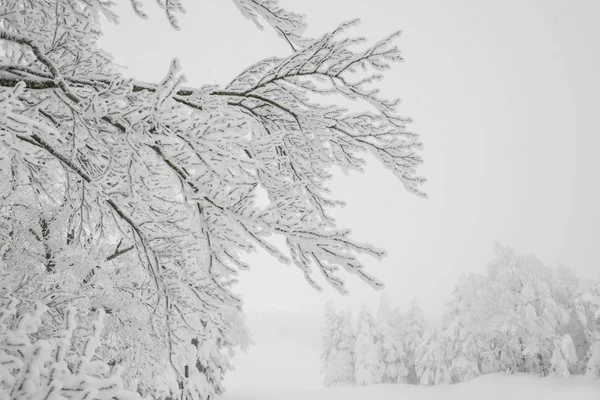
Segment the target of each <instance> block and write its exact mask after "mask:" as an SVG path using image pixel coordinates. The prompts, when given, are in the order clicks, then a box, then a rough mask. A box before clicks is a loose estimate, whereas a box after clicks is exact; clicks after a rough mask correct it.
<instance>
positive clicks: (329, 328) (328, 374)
mask: <svg viewBox="0 0 600 400" xmlns="http://www.w3.org/2000/svg"><path fill="white" fill-rule="evenodd" d="M354 341H355V337H354V331H353V328H352V315H351V314H350V311H348V312H345V313H336V311H335V309H334V306H333V303H332V302H328V303H327V304H326V306H325V327H324V329H323V352H322V354H321V362H322V367H321V373H322V374H323V375H325V378H324V381H323V384H324V385H325V386H337V385H349V384H352V383H354Z"/></svg>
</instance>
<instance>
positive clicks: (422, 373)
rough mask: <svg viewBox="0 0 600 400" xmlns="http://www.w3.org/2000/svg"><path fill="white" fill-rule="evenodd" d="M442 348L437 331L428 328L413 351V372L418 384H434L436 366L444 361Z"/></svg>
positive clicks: (432, 327)
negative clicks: (414, 371)
mask: <svg viewBox="0 0 600 400" xmlns="http://www.w3.org/2000/svg"><path fill="white" fill-rule="evenodd" d="M443 358H444V354H443V348H442V346H441V342H440V340H439V329H438V328H437V327H435V326H430V327H429V328H428V329H427V330H426V331H425V333H424V335H423V338H422V340H421V342H420V344H419V345H418V346H417V348H416V349H415V370H416V374H417V378H418V379H419V384H421V385H427V386H429V385H434V384H436V375H437V371H438V366H439V365H440V363H442V362H443V361H444V359H443Z"/></svg>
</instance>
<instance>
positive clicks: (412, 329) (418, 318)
mask: <svg viewBox="0 0 600 400" xmlns="http://www.w3.org/2000/svg"><path fill="white" fill-rule="evenodd" d="M426 329H427V324H426V322H425V318H424V317H423V311H422V310H421V307H419V304H418V303H417V301H416V300H415V299H413V301H411V303H410V307H409V309H408V312H407V313H406V314H405V315H404V317H403V318H402V321H401V325H400V332H399V336H400V338H401V340H402V344H403V347H404V351H405V356H404V362H405V364H406V367H407V375H406V383H410V384H413V385H416V384H418V383H419V381H418V378H417V372H416V366H415V359H416V351H417V348H418V347H419V346H420V345H421V342H422V340H423V335H424V334H425V331H426Z"/></svg>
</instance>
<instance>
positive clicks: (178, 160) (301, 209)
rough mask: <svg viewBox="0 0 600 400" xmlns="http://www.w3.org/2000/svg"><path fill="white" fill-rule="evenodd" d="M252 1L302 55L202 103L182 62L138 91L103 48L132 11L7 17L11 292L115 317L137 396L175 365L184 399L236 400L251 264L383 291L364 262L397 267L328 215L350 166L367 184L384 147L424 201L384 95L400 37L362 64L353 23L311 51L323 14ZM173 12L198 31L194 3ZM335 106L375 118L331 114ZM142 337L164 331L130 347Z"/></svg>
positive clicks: (2, 77) (7, 263)
mask: <svg viewBox="0 0 600 400" xmlns="http://www.w3.org/2000/svg"><path fill="white" fill-rule="evenodd" d="M130 2H131V5H132V7H133V10H134V12H135V13H137V14H138V15H139V16H141V17H146V14H145V13H144V11H143V8H142V5H143V2H141V1H138V0H130ZM234 3H235V4H236V6H237V7H238V8H239V10H240V11H241V12H242V14H243V15H244V16H245V17H247V18H249V19H250V20H252V21H254V22H255V23H256V24H260V23H261V21H262V22H264V23H266V24H269V25H271V26H272V27H273V28H274V30H275V32H277V34H278V35H279V36H281V38H282V39H283V40H286V41H287V42H288V43H289V44H290V47H291V50H290V54H289V55H287V56H283V57H273V58H269V59H266V60H262V61H259V62H258V63H256V64H254V65H252V66H250V67H249V68H247V69H245V70H243V71H242V72H241V73H240V74H239V75H238V76H237V77H234V79H233V80H232V81H231V82H229V83H228V84H225V85H205V86H202V87H199V88H192V87H186V86H185V76H184V75H183V74H182V73H181V66H180V65H179V62H178V61H177V60H173V62H172V63H171V65H170V66H169V67H168V68H165V69H166V70H167V72H166V75H165V78H164V79H163V80H162V81H161V82H158V83H146V82H140V81H138V80H136V79H135V78H132V77H125V76H123V75H121V74H120V73H119V72H118V71H117V69H116V67H115V66H114V65H113V64H112V61H111V57H110V56H109V55H108V54H107V53H106V52H104V51H103V50H102V49H100V48H99V47H98V38H99V36H100V35H101V32H102V29H101V20H102V19H103V18H104V19H106V20H108V21H110V22H117V21H118V16H117V15H116V14H115V11H114V9H113V5H114V3H113V2H108V1H103V0H72V1H68V2H64V1H58V0H44V1H33V2H32V1H28V0H9V1H3V2H2V3H1V4H0V44H1V46H2V50H1V51H0V258H1V259H2V263H1V264H0V276H2V282H3V284H4V285H5V286H6V287H7V289H6V290H7V291H9V292H12V293H20V292H23V293H25V292H26V293H28V294H29V295H31V296H33V297H32V299H34V300H40V301H43V302H44V303H46V305H48V303H50V305H56V303H58V302H62V303H65V304H66V303H74V302H77V301H78V302H79V303H78V304H79V306H78V307H79V308H80V311H81V312H83V313H86V312H89V311H90V310H91V309H100V308H103V309H105V310H106V311H107V320H109V321H108V322H107V327H108V328H109V329H108V331H109V332H108V335H109V337H111V338H112V339H111V340H112V341H111V342H110V343H111V345H110V346H106V347H105V348H104V349H103V351H105V352H107V353H110V352H111V351H112V352H113V355H116V354H118V353H119V352H120V351H121V350H126V351H129V353H127V354H125V357H126V358H127V359H128V362H130V366H131V368H130V369H129V370H130V371H132V374H131V380H130V381H128V382H127V384H128V385H129V386H131V387H134V386H137V387H138V388H140V387H144V386H146V387H149V388H150V389H149V390H150V391H151V389H152V388H151V387H152V386H153V385H155V383H156V379H155V376H154V375H153V374H154V372H156V370H157V369H159V370H160V369H162V370H163V372H164V371H165V370H168V371H169V372H165V373H164V374H163V375H165V376H171V377H172V378H171V379H170V383H168V384H167V386H169V385H170V386H171V387H172V386H178V387H184V386H185V388H184V389H183V390H186V391H189V390H192V389H191V388H192V386H194V385H195V384H196V383H197V382H198V381H199V380H198V379H195V380H194V382H196V383H194V385H193V384H192V383H191V381H190V380H191V379H193V377H194V376H195V375H194V374H199V375H201V376H202V379H203V380H204V385H200V386H202V388H197V389H194V391H195V393H196V394H195V395H198V396H199V397H201V398H206V397H208V395H210V394H211V393H216V394H219V393H221V392H222V391H223V389H222V387H221V379H222V377H223V375H224V374H225V373H226V371H227V370H229V369H230V365H229V359H230V356H231V354H232V350H233V349H234V348H236V347H243V346H244V343H245V342H247V335H245V334H244V333H243V323H242V318H241V310H242V300H241V298H240V297H239V296H237V295H236V294H235V293H234V291H233V285H234V284H235V282H236V278H235V276H236V275H237V274H238V271H240V270H246V269H248V268H249V266H248V265H247V263H246V262H245V261H244V255H245V254H246V253H248V252H251V251H254V250H256V249H258V248H261V249H263V250H265V251H266V252H268V253H270V254H271V255H273V256H274V257H275V258H277V259H278V260H279V261H281V262H286V263H294V264H295V265H296V266H297V267H299V268H300V269H301V270H302V272H303V274H304V276H305V278H306V279H307V281H308V282H309V284H310V285H312V286H313V287H315V288H317V289H318V288H320V285H319V283H318V282H317V280H316V279H315V278H314V273H313V271H314V270H316V271H317V272H318V273H320V275H322V277H323V279H324V280H325V281H326V282H327V283H328V284H330V285H332V286H333V287H334V288H335V289H337V290H338V291H340V292H346V289H345V285H344V281H343V278H342V277H341V276H340V271H341V270H344V271H346V272H348V273H350V274H354V275H356V276H358V277H359V278H360V279H362V280H364V281H365V282H367V283H368V284H370V285H371V286H373V287H375V288H380V287H381V286H382V284H381V282H379V281H378V280H377V279H375V278H374V277H372V276H371V275H370V274H368V273H367V272H366V271H365V270H364V266H363V264H362V263H361V261H360V260H359V258H358V256H357V255H358V253H366V254H369V255H373V256H376V257H380V256H382V255H383V254H384V253H383V251H382V250H379V249H377V248H375V247H373V246H370V245H366V244H363V243H359V242H356V241H354V240H352V239H351V238H350V231H349V230H348V229H341V228H338V227H337V225H336V222H335V221H334V219H333V218H332V217H331V216H330V214H329V210H328V209H329V208H331V207H334V206H337V205H340V204H341V202H339V201H337V200H334V199H332V198H330V196H329V194H330V193H329V190H328V189H327V182H328V181H329V179H330V178H331V175H330V172H329V170H330V168H331V167H333V166H337V167H339V168H342V169H355V170H359V171H360V170H362V168H363V166H364V160H363V158H362V155H361V154H362V153H363V152H365V151H369V152H371V154H373V155H374V156H375V157H376V158H377V159H378V160H379V161H380V162H382V163H383V165H385V166H386V167H387V168H389V169H390V170H391V171H392V172H393V173H394V174H395V175H396V176H397V177H398V178H399V180H400V181H401V182H402V183H403V185H404V187H405V188H406V189H407V190H408V191H409V192H412V193H415V194H417V195H422V193H421V191H420V190H419V185H420V184H421V183H422V182H423V179H422V178H420V177H419V176H417V175H416V170H415V168H416V167H417V166H418V165H419V164H420V163H421V162H422V160H421V158H420V156H419V155H418V153H417V152H416V151H417V150H418V149H420V147H421V143H420V142H419V139H418V136H417V135H415V134H413V133H411V132H409V131H408V130H407V129H406V123H407V120H406V119H403V118H401V117H399V116H398V115H397V114H396V105H397V101H396V100H389V99H386V98H384V97H382V96H381V94H380V93H379V92H378V90H377V89H376V88H373V84H374V83H376V82H377V81H379V80H380V79H381V76H380V72H381V71H384V70H386V69H388V68H389V66H390V64H391V63H393V62H395V61H399V60H400V59H401V57H400V52H399V50H398V48H397V47H396V46H394V44H393V42H394V40H395V38H396V37H397V35H396V34H394V35H391V36H389V37H388V38H385V39H383V40H381V41H379V42H376V43H375V44H373V45H371V46H365V47H363V48H359V47H358V46H357V45H360V44H361V43H362V42H363V39H361V38H348V36H347V35H346V31H348V30H349V29H350V28H351V27H352V26H353V25H354V24H355V23H356V22H350V23H345V24H342V25H341V26H339V27H338V28H336V29H334V30H332V31H331V32H328V33H326V34H324V35H322V36H320V37H317V38H307V37H305V36H304V34H303V32H304V29H305V27H306V24H305V21H304V17H303V16H301V15H298V14H296V13H293V12H289V11H287V10H284V9H282V8H281V7H280V6H279V5H278V4H277V2H276V1H274V0H234ZM159 4H160V5H161V6H162V7H163V9H164V11H165V13H166V16H167V18H168V20H169V22H170V23H171V25H172V26H173V27H175V28H179V25H178V22H177V13H178V12H181V11H183V6H182V2H181V1H180V0H174V1H168V2H165V3H162V2H160V3H159ZM364 71H367V72H364ZM329 94H334V95H337V96H342V97H345V98H346V99H350V100H353V101H355V105H356V107H355V108H354V109H353V110H352V112H350V111H348V110H347V109H345V108H343V107H339V106H336V105H324V104H323V101H322V99H323V96H325V95H329ZM360 104H362V106H359V105H360ZM259 197H260V198H261V199H263V198H264V199H266V201H257V199H258V198H259ZM272 236H279V237H281V238H282V239H283V240H282V241H280V243H285V247H284V248H279V247H278V246H276V245H274V244H273V243H272V241H270V239H269V238H270V237H272ZM122 257H126V261H123V260H124V259H123V258H122ZM122 278H124V279H122ZM115 294H117V295H115ZM113 295H115V296H114V297H113ZM53 296H54V297H53ZM128 306H132V307H131V309H128V308H127V307H128ZM111 307H112V308H111ZM109 310H110V311H111V312H110V313H109V312H108V311H109ZM53 312H54V311H53ZM111 319H112V321H110V320H111ZM140 321H143V326H144V327H148V329H145V328H144V331H143V332H142V334H141V335H140V337H141V338H142V339H141V340H140V341H139V344H135V343H133V344H134V345H133V346H130V347H127V346H128V344H129V343H132V342H133V338H135V337H136V334H135V329H137V328H136V327H137V326H139V325H138V323H139V322H140ZM120 322H123V323H122V324H121V323H120ZM110 327H113V328H114V330H112V329H111V328H110ZM51 328H52V327H50V328H49V329H51ZM111 346H112V347H111ZM149 349H150V350H151V349H164V351H156V352H152V351H150V353H148V350H149ZM142 353H143V354H142ZM116 361H117V360H115V362H116ZM147 366H152V367H150V368H146V367H147ZM134 377H137V378H134ZM186 385H187V386H186ZM190 395H191V394H190ZM195 395H194V396H195Z"/></svg>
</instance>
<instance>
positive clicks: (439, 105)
mask: <svg viewBox="0 0 600 400" xmlns="http://www.w3.org/2000/svg"><path fill="white" fill-rule="evenodd" d="M123 3H128V2H125V1H124V2H123ZM281 3H282V5H284V6H285V7H287V8H289V9H293V10H294V11H298V12H301V13H305V14H306V15H307V19H308V22H309V24H310V28H309V32H308V34H309V35H312V36H316V35H318V34H320V33H323V32H325V31H327V30H331V29H333V28H335V27H336V26H337V24H338V23H340V22H342V21H345V20H349V19H353V18H356V17H360V18H361V19H362V21H363V23H362V25H361V26H360V27H359V28H358V29H356V33H357V34H361V35H365V36H366V37H368V38H369V39H371V40H377V39H380V38H381V37H383V36H385V35H387V34H389V33H391V32H392V31H395V30H399V29H400V30H402V31H403V35H402V37H401V39H400V41H399V45H400V48H401V49H402V51H403V54H404V58H405V60H406V61H405V62H404V63H402V64H399V65H397V66H396V67H395V68H394V69H393V70H391V71H390V72H389V73H387V74H386V79H385V80H384V82H383V86H384V91H385V92H386V93H388V94H389V95H390V97H400V98H401V99H402V100H403V103H402V105H401V107H400V111H401V113H402V114H403V115H405V116H411V117H412V118H413V119H414V120H415V123H414V124H413V126H412V130H413V131H416V132H418V133H420V134H421V137H422V140H423V142H424V143H425V151H424V152H423V156H424V158H425V164H424V165H423V166H422V168H421V170H420V172H421V174H422V175H424V176H426V177H427V178H428V180H429V181H428V183H427V184H426V185H425V187H424V189H425V191H426V192H427V193H428V194H429V199H428V200H422V199H419V198H417V197H415V196H412V195H410V194H408V193H407V192H405V191H404V190H403V189H402V186H401V184H400V182H398V181H397V180H396V179H395V178H394V177H393V176H392V175H391V173H389V172H388V171H387V170H384V169H383V168H382V167H381V166H379V165H377V164H376V163H375V162H372V163H370V164H369V167H370V168H369V169H368V172H367V173H366V174H365V175H359V174H352V175H351V176H349V177H345V176H343V175H340V177H338V178H336V180H335V181H334V182H333V183H332V188H333V190H334V193H336V194H337V195H338V197H339V198H342V199H344V200H346V201H347V203H348V206H347V208H346V209H344V210H341V211H340V212H338V213H336V215H338V216H339V222H340V225H343V226H347V227H351V228H352V229H353V231H354V233H355V238H356V239H359V240H362V241H366V242H370V243H372V244H375V245H377V246H379V247H383V248H385V249H387V250H388V252H389V255H388V257H387V258H385V259H384V260H382V261H377V260H372V262H371V261H370V262H369V264H370V265H369V266H370V270H371V272H374V273H376V275H377V276H378V277H379V278H381V279H383V280H384V281H385V282H386V284H387V288H386V290H385V292H386V293H388V295H389V296H390V298H391V301H392V302H393V303H395V304H397V305H400V306H404V305H406V304H408V302H409V301H410V300H411V299H412V298H413V297H415V298H417V299H418V300H419V302H420V303H421V305H422V306H423V308H424V309H425V311H426V313H427V315H429V316H430V317H435V316H437V315H439V313H440V312H441V309H442V307H443V302H444V301H445V300H446V299H447V298H448V296H449V293H450V291H451V289H452V288H453V286H454V285H455V284H456V283H457V281H458V279H459V277H460V275H461V274H464V273H469V272H483V270H484V269H485V266H486V263H487V262H488V261H489V260H490V259H491V258H492V257H493V243H494V241H496V240H497V241H499V242H501V243H502V244H505V245H509V246H512V247H514V248H515V250H517V251H518V252H524V253H534V254H536V255H537V256H538V257H539V258H540V259H541V260H542V261H544V262H545V263H546V264H548V265H552V266H555V265H556V264H558V263H564V264H566V265H569V266H571V267H572V268H573V269H574V270H575V271H576V272H577V273H578V274H579V275H580V276H585V277H591V276H598V274H599V272H600V253H599V252H598V251H597V246H598V243H599V242H600V240H599V239H600V208H599V207H600V189H599V185H598V183H599V182H600V179H599V178H598V173H599V172H600V158H599V157H598V156H597V152H598V151H599V149H600V131H599V129H598V126H599V124H598V122H597V121H598V120H597V117H596V116H597V115H600V111H599V109H600V107H599V106H600V100H599V97H598V96H599V94H600V75H599V74H598V71H600V55H599V52H598V49H600V43H599V42H600V26H599V24H598V23H597V21H596V20H597V17H598V15H600V2H599V1H598V0H574V1H567V0H563V1H552V0H537V1H533V0H494V1H492V0H489V1H477V0H471V1H467V0H452V1H450V0H419V1H416V0H414V1H406V0H369V1H358V0H285V1H281ZM184 4H186V6H187V11H188V12H187V15H186V16H184V17H182V18H181V19H180V22H181V26H182V31H181V32H175V31H172V30H171V29H170V27H169V26H168V24H167V22H166V20H165V19H164V18H163V17H162V15H159V14H158V13H151V20H150V21H144V20H139V19H136V18H135V17H134V16H133V14H132V12H130V11H129V9H128V8H127V7H122V8H121V9H122V10H123V12H122V15H123V21H122V23H121V25H120V26H117V27H115V26H107V29H106V35H105V38H104V39H103V43H104V44H105V47H106V48H107V49H108V50H109V51H110V52H111V53H112V54H113V55H114V57H115V61H116V62H117V63H119V64H121V65H124V66H127V67H128V70H127V71H125V74H127V75H132V76H135V77H136V78H137V79H141V80H148V81H158V80H160V79H161V78H162V77H163V76H164V74H165V73H166V71H167V69H168V65H169V62H170V60H171V59H172V58H173V57H175V56H177V57H179V58H180V60H181V64H182V67H183V71H184V73H185V74H186V76H187V78H188V82H189V84H190V85H201V84H209V83H218V84H225V83H227V82H229V81H230V80H231V79H232V78H233V77H235V76H236V75H237V73H239V72H241V71H242V70H243V69H244V68H245V67H247V66H248V65H250V64H251V63H253V62H256V61H258V60H259V59H262V58H265V57H269V56H274V55H280V56H282V55H285V54H287V52H288V51H289V49H288V46H287V45H286V44H285V43H284V42H282V41H281V40H279V39H278V38H277V37H276V36H275V34H274V33H273V32H272V31H270V30H265V31H262V32H261V31H259V30H257V29H255V28H254V26H253V25H252V24H251V23H250V22H249V21H247V20H245V19H244V18H243V17H242V16H240V15H239V13H238V12H237V10H236V9H235V7H234V5H233V3H231V2H230V1H226V0H202V1H200V0H188V1H187V2H186V3H184ZM154 7H155V6H154V2H148V5H147V8H148V10H149V11H151V10H153V9H154ZM254 260H255V266H254V269H253V270H252V271H250V272H248V273H245V274H243V275H242V276H241V280H242V282H241V285H240V286H239V291H240V292H241V293H242V294H243V295H244V296H245V301H246V309H247V311H248V313H249V324H250V326H251V327H252V328H253V330H254V336H255V340H256V342H257V345H256V346H255V347H253V348H252V349H250V353H249V354H248V355H246V356H241V357H239V358H238V359H237V360H236V365H237V369H238V370H237V372H235V373H233V374H231V376H230V377H229V378H228V379H227V382H226V384H227V385H228V386H229V387H245V386H250V387H269V386H304V387H306V386H311V385H312V386H314V385H318V384H320V378H319V375H318V368H319V361H318V359H317V357H318V354H319V335H320V332H319V329H320V326H319V324H320V322H321V315H322V312H323V305H324V304H325V302H326V301H327V300H328V299H334V301H335V303H336V304H337V305H338V306H339V307H342V306H343V307H346V306H349V305H352V306H353V307H354V309H355V310H357V309H358V305H360V304H361V303H362V302H363V301H365V302H367V303H369V304H373V305H374V304H375V303H376V302H377V301H378V298H379V293H374V292H372V291H371V289H369V288H368V287H366V285H364V284H362V283H361V282H358V281H357V280H355V279H352V278H351V277H349V279H348V281H349V282H348V283H349V288H350V289H351V294H350V296H348V297H345V298H342V297H341V296H338V295H337V294H336V293H334V292H333V291H332V290H328V291H326V292H325V293H324V294H318V293H316V292H314V291H313V290H312V289H311V288H309V287H308V285H307V284H306V282H305V281H304V280H303V277H302V274H301V273H300V271H299V270H297V269H296V268H295V267H293V266H284V265H278V263H277V262H276V261H275V260H272V259H269V258H267V257H264V256H257V257H256V258H255V259H254ZM276 358H277V359H276Z"/></svg>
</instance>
